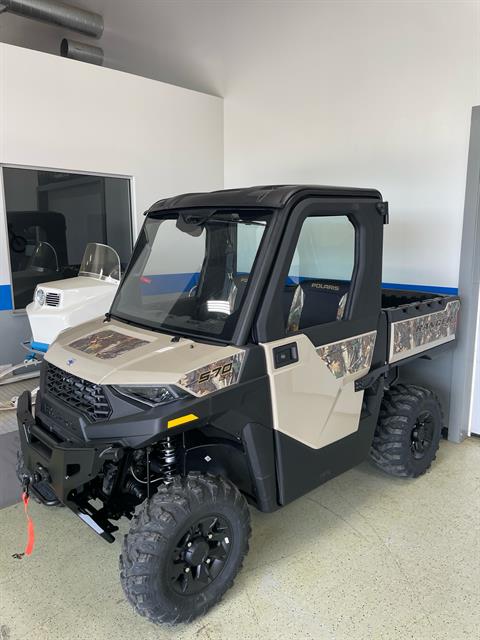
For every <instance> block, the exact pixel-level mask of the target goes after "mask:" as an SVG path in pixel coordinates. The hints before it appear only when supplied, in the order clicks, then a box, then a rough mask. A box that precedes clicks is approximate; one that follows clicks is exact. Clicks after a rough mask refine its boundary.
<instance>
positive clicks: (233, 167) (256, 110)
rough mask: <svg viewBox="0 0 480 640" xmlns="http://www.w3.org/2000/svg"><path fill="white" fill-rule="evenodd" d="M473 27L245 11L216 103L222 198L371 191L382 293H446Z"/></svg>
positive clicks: (405, 17)
mask: <svg viewBox="0 0 480 640" xmlns="http://www.w3.org/2000/svg"><path fill="white" fill-rule="evenodd" d="M272 5H274V7H273V6H272ZM479 14H480V3H478V2H475V3H473V2H437V3H430V2H423V3H422V2H413V3H411V2H383V3H382V2H361V3H360V2H359V3H356V2H353V3H352V2H337V3H331V2H313V3H304V2H289V3H281V2H276V3H253V5H252V4H248V6H247V7H245V8H244V9H243V10H242V12H241V15H238V16H237V19H236V20H235V29H237V30H238V32H239V33H244V34H245V40H244V46H243V47H242V49H241V50H240V49H236V50H235V56H233V54H231V56H232V57H233V58H234V59H232V60H231V62H230V64H231V66H232V67H233V68H234V70H235V73H234V74H233V75H232V77H231V78H230V79H229V83H228V88H227V90H226V92H225V186H226V187H232V186H239V185H247V184H253V183H264V184H269V183H281V182H306V183H324V184H337V185H338V184H345V185H349V186H350V185H352V186H369V187H376V188H379V189H380V190H381V191H382V193H383V194H384V197H385V198H386V199H388V200H389V202H390V211H391V217H390V220H391V225H390V226H389V227H387V229H386V238H385V250H384V281H387V282H397V283H409V284H428V285H438V286H446V287H456V286H457V282H458V267H459V252H460V240H461V230H462V214H463V202H464V190H465V174H466V161H467V150H468V133H469V123H470V111H471V107H472V106H473V105H474V104H476V103H478V102H480V20H479ZM240 58H241V63H240Z"/></svg>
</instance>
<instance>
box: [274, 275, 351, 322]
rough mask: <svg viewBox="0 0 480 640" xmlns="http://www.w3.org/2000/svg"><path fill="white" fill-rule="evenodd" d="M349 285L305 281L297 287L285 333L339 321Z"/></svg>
mask: <svg viewBox="0 0 480 640" xmlns="http://www.w3.org/2000/svg"><path fill="white" fill-rule="evenodd" d="M349 289H350V283H349V282H345V281H341V280H305V281H304V282H301V283H300V284H299V285H297V288H296V289H295V294H294V296H293V300H292V303H291V306H290V311H289V314H288V321H287V332H288V333H292V332H294V331H299V330H301V329H304V328H306V327H313V326H315V325H319V324H325V323H327V322H334V321H335V320H341V319H342V318H343V314H344V311H345V306H346V302H347V296H348V290H349Z"/></svg>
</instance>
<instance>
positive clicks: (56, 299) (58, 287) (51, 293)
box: [28, 276, 118, 315]
mask: <svg viewBox="0 0 480 640" xmlns="http://www.w3.org/2000/svg"><path fill="white" fill-rule="evenodd" d="M117 287H118V282H108V281H105V280H100V279H97V278H89V277H87V276H76V277H75V278H67V279H65V280H58V282H54V281H53V282H42V283H41V284H39V285H37V289H43V291H45V295H46V296H47V299H46V304H44V305H39V304H38V302H37V301H36V299H35V296H34V298H33V302H32V303H31V304H30V305H29V307H30V308H29V309H28V311H29V312H30V313H32V312H34V311H42V312H46V311H48V310H49V309H51V308H65V307H69V306H72V305H77V304H80V305H84V304H85V303H87V302H89V301H92V300H93V299H94V298H97V297H100V298H104V297H106V299H108V300H109V302H111V300H113V297H114V295H115V293H116V291H117ZM108 306H110V305H109V304H108ZM106 310H108V309H105V310H104V309H103V307H102V308H101V309H100V310H99V312H98V315H100V314H101V313H105V311H106Z"/></svg>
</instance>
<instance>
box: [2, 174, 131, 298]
mask: <svg viewBox="0 0 480 640" xmlns="http://www.w3.org/2000/svg"><path fill="white" fill-rule="evenodd" d="M3 182H4V188H5V204H6V209H7V226H8V243H9V251H10V265H11V270H12V287H13V300H14V307H15V308H16V309H24V308H25V307H26V305H27V304H29V303H30V302H31V301H32V296H33V292H34V290H35V287H36V285H37V284H39V283H43V282H50V281H53V280H63V279H64V278H71V277H74V276H76V275H77V274H78V271H79V268H80V264H81V262H82V258H83V253H84V251H85V248H86V246H87V244H88V243H90V242H99V243H102V244H107V245H110V246H111V247H113V248H114V249H115V251H116V252H117V253H118V255H119V256H120V262H121V266H122V269H123V268H125V266H126V263H127V262H128V259H129V257H130V254H131V250H132V228H131V213H130V212H131V207H130V181H129V180H128V179H127V178H110V177H104V176H95V175H88V174H79V173H63V172H58V171H44V170H41V169H19V168H12V167H4V168H3Z"/></svg>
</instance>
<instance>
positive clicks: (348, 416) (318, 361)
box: [262, 332, 375, 449]
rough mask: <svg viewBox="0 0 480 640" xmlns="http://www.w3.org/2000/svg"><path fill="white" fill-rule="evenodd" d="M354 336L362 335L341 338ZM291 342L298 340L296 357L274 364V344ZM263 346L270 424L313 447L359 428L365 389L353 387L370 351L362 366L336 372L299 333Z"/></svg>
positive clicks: (367, 362)
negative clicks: (338, 373)
mask: <svg viewBox="0 0 480 640" xmlns="http://www.w3.org/2000/svg"><path fill="white" fill-rule="evenodd" d="M370 335H372V336H373V339H374V337H375V333H374V332H372V334H366V336H370ZM359 338H360V339H361V338H362V337H361V336H355V337H353V338H351V339H349V340H347V341H345V342H349V341H351V340H356V339H359ZM292 342H296V344H297V348H298V362H295V363H293V364H291V365H287V366H285V367H281V368H279V369H275V367H274V360H273V349H275V347H278V346H281V345H286V344H291V343H292ZM262 346H263V348H264V350H265V355H266V359H267V367H268V374H269V377H270V386H271V393H272V405H273V421H274V428H275V429H277V430H278V431H281V432H282V433H285V434H286V435H288V436H290V437H291V438H295V440H299V441H300V442H302V443H303V444H305V445H307V446H309V447H312V448H313V449H320V448H321V447H325V446H327V445H329V444H331V443H332V442H336V441H337V440H340V439H341V438H344V437H345V436H348V435H350V434H352V433H355V432H356V431H357V430H358V425H359V420H360V413H361V409H362V400H363V393H364V392H363V391H359V392H355V380H357V379H359V378H361V377H362V376H364V375H365V374H366V373H367V372H368V370H369V369H370V364H371V357H370V358H369V359H367V360H366V361H365V362H364V365H365V366H364V368H362V369H358V370H356V371H355V372H352V373H347V374H346V375H344V376H343V377H341V378H338V377H335V375H334V373H332V371H331V370H330V369H329V368H328V366H327V364H326V362H325V361H324V360H323V359H322V358H321V357H320V355H319V350H320V349H319V348H316V347H315V346H314V345H313V344H312V343H311V341H310V340H309V339H308V338H307V336H306V335H304V334H299V335H295V336H290V337H288V338H284V339H282V340H277V341H275V342H271V343H268V344H263V345H262ZM324 346H325V345H323V347H324ZM372 351H373V349H372Z"/></svg>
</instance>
